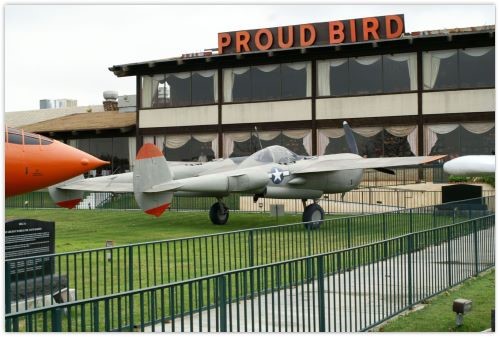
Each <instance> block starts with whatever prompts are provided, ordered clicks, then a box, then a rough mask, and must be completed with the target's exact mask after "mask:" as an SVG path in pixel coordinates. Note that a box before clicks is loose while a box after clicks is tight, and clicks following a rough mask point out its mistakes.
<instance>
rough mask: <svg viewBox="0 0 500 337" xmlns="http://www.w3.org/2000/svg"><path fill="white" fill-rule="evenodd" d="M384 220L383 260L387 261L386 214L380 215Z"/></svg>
mask: <svg viewBox="0 0 500 337" xmlns="http://www.w3.org/2000/svg"><path fill="white" fill-rule="evenodd" d="M382 217H383V219H384V221H383V222H384V260H385V259H387V257H388V256H387V254H388V249H387V244H388V243H387V213H382Z"/></svg>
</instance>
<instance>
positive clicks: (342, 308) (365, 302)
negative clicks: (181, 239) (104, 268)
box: [5, 214, 495, 332]
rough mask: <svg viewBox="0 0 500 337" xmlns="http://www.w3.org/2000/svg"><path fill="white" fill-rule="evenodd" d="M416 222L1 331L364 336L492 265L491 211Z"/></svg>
mask: <svg viewBox="0 0 500 337" xmlns="http://www.w3.org/2000/svg"><path fill="white" fill-rule="evenodd" d="M350 221H353V220H352V218H351V220H350ZM410 223H412V222H409V223H407V225H408V226H409V224H410ZM413 225H414V226H415V227H414V228H413V230H411V231H407V232H404V233H401V232H399V233H398V234H397V235H394V236H390V237H387V238H385V239H383V240H380V241H377V242H371V243H366V244H361V245H358V246H356V247H353V248H340V249H338V250H336V251H333V252H327V253H318V252H315V253H312V254H313V255H308V256H304V257H297V258H292V257H289V258H288V259H287V260H286V261H275V262H272V263H267V264H259V265H255V266H249V267H244V266H237V268H239V269H237V270H230V271H229V270H228V271H224V272H219V273H217V274H212V275H208V276H201V277H200V276H195V275H191V277H192V278H190V279H188V280H182V281H177V282H174V281H173V280H171V282H169V283H167V284H162V285H156V286H150V285H147V284H144V285H143V286H144V288H140V289H137V290H130V289H127V288H126V287H124V288H121V289H115V293H113V294H107V295H105V294H103V293H102V292H101V293H98V292H97V293H94V295H93V297H92V298H87V299H83V298H79V299H77V300H75V301H73V302H68V303H61V304H54V305H52V306H49V307H42V308H34V309H30V310H27V311H24V312H19V313H10V314H7V315H6V317H5V320H6V321H5V322H6V330H7V331H30V332H31V331H36V332H38V331H87V332H88V331H232V332H236V331H238V332H240V331H241V332H247V331H251V332H257V331H258V332H264V331H265V332H268V331H269V332H274V331H281V332H299V331H300V332H313V331H329V332H344V331H348V332H350V331H363V330H367V329H369V328H371V327H373V326H375V325H377V324H379V323H380V322H382V321H384V320H386V319H388V318H390V317H392V316H394V315H396V314H398V313H400V312H402V311H404V310H406V309H408V308H410V307H412V306H413V305H415V304H416V303H418V302H420V301H422V300H424V299H426V298H428V297H430V296H433V295H435V294H437V293H439V292H442V291H444V290H446V289H448V288H449V287H451V286H453V285H455V284H458V283H460V282H462V281H463V280H465V279H467V278H469V277H471V276H474V275H477V274H478V273H480V272H481V271H484V270H486V269H488V268H491V267H493V266H494V261H495V260H494V258H495V253H494V251H495V250H494V245H495V239H494V238H495V233H494V227H495V218H494V214H491V215H486V216H483V217H479V218H475V219H470V220H465V221H460V222H457V223H454V224H448V225H443V226H440V227H435V228H426V229H423V228H418V229H417V228H416V222H413ZM306 233H310V232H306ZM348 233H349V232H348ZM306 235H307V234H306ZM278 237H279V231H278V232H277V233H275V235H274V238H278ZM246 239H248V236H247V237H246ZM246 244H247V243H246ZM249 247H250V246H249ZM129 251H130V250H129ZM249 252H250V248H248V250H247V253H249ZM309 253H311V252H309ZM248 256H253V255H252V254H249V255H248ZM115 257H116V256H114V258H115ZM245 257H246V255H245ZM228 258H229V260H232V258H233V257H232V256H231V255H229V256H228ZM240 258H241V259H242V260H243V259H245V258H243V257H240ZM237 259H238V258H236V260H237ZM261 262H263V261H261ZM102 263H103V264H104V265H106V262H102ZM178 263H182V262H180V261H179V262H178ZM192 263H194V261H193V262H192ZM192 266H193V264H191V265H189V266H188V265H186V266H184V268H185V270H186V272H187V270H189V269H190V267H192ZM233 267H234V266H233ZM193 269H194V270H196V268H193ZM129 273H130V278H129V280H130V279H131V278H132V276H133V274H134V271H133V270H132V271H130V269H129ZM142 277H144V275H143V276H142ZM167 282H168V281H167Z"/></svg>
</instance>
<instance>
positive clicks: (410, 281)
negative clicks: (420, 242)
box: [407, 233, 415, 308]
mask: <svg viewBox="0 0 500 337" xmlns="http://www.w3.org/2000/svg"><path fill="white" fill-rule="evenodd" d="M414 235H415V234H413V233H411V234H410V235H408V285H407V289H408V306H409V307H410V308H412V307H413V268H412V253H413V240H414V237H413V236H414Z"/></svg>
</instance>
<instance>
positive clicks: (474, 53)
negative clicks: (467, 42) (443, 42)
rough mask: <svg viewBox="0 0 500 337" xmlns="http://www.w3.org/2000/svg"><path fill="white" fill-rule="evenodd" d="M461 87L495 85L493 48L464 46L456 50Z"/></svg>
mask: <svg viewBox="0 0 500 337" xmlns="http://www.w3.org/2000/svg"><path fill="white" fill-rule="evenodd" d="M458 64H459V71H460V73H459V75H460V87H461V88H473V87H494V86H495V48H493V47H485V48H466V49H460V50H459V51H458Z"/></svg>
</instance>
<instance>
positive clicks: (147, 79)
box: [134, 76, 153, 157]
mask: <svg viewBox="0 0 500 337" xmlns="http://www.w3.org/2000/svg"><path fill="white" fill-rule="evenodd" d="M152 98H153V77H151V76H142V107H143V108H150V107H151V99H152ZM134 157H135V156H134Z"/></svg>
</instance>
